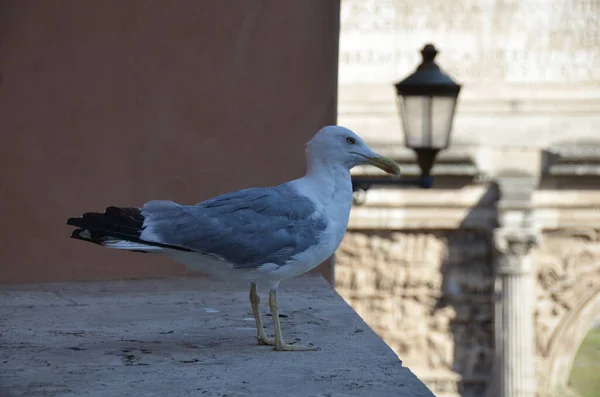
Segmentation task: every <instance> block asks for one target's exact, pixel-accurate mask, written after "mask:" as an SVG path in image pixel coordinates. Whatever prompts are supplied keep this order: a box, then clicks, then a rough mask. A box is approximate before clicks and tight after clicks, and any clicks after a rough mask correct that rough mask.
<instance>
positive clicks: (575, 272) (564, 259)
mask: <svg viewBox="0 0 600 397" xmlns="http://www.w3.org/2000/svg"><path fill="white" fill-rule="evenodd" d="M534 255H535V259H536V260H535V263H536V268H535V279H536V291H535V296H536V301H535V330H536V338H535V344H536V358H537V365H536V369H537V372H538V375H537V378H538V379H539V380H540V383H541V386H542V387H541V388H540V391H541V392H545V393H548V392H550V391H553V390H556V389H563V388H565V386H566V382H567V379H568V376H569V373H570V371H571V366H572V360H573V357H574V355H575V352H576V351H577V348H578V347H579V344H580V343H581V341H582V340H583V338H584V337H585V335H586V334H587V332H588V331H589V329H590V328H591V327H592V325H593V324H594V322H595V321H597V319H598V318H599V317H600V230H598V229H591V228H579V229H573V228H571V229H563V230H559V231H553V232H550V233H546V234H545V235H544V238H543V240H542V243H541V245H540V247H539V248H538V250H537V251H536V252H535V253H534ZM544 386H546V387H544Z"/></svg>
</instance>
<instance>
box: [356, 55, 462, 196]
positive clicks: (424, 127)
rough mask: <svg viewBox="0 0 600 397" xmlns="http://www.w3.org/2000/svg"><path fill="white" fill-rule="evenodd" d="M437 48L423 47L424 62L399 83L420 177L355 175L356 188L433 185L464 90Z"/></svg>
mask: <svg viewBox="0 0 600 397" xmlns="http://www.w3.org/2000/svg"><path fill="white" fill-rule="evenodd" d="M437 53H438V52H437V50H436V49H435V47H434V46H433V44H427V45H426V46H425V47H423V49H422V50H421V55H422V56H423V61H422V62H421V64H420V65H419V66H418V67H417V70H415V72H414V73H413V74H411V75H410V76H408V77H407V78H405V79H404V80H402V81H400V82H398V83H396V84H395V87H396V93H397V99H398V100H397V102H398V108H399V111H400V116H401V119H402V125H403V128H404V137H405V144H406V146H407V147H408V148H410V149H412V150H414V151H415V153H416V156H417V164H418V165H419V168H420V169H421V176H420V177H419V178H418V179H400V180H397V179H391V178H386V179H383V178H369V177H360V176H356V177H352V187H353V190H354V191H363V192H364V191H366V190H368V189H369V188H370V187H371V185H374V184H385V185H410V186H420V187H422V188H430V187H431V186H432V185H433V178H432V177H431V175H430V172H431V168H432V167H433V164H434V162H435V158H436V156H437V154H438V153H439V152H440V151H441V150H443V149H446V148H447V147H448V145H449V144H450V133H451V132H452V121H453V120H454V112H455V110H456V102H457V99H458V94H459V93H460V87H461V86H460V84H457V83H456V82H455V81H454V80H452V79H451V78H450V77H449V76H448V75H447V74H445V73H444V72H442V71H441V69H440V67H439V66H438V65H437V63H436V62H435V56H436V55H437Z"/></svg>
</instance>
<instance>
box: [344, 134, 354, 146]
mask: <svg viewBox="0 0 600 397" xmlns="http://www.w3.org/2000/svg"><path fill="white" fill-rule="evenodd" d="M346 142H348V143H349V144H350V145H354V144H355V143H356V139H354V138H352V137H351V136H349V137H348V138H346Z"/></svg>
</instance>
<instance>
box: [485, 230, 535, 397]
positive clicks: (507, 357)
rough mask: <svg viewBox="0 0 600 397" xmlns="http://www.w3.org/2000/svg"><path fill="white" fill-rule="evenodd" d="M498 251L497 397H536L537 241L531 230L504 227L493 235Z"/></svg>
mask: <svg viewBox="0 0 600 397" xmlns="http://www.w3.org/2000/svg"><path fill="white" fill-rule="evenodd" d="M494 242H495V246H496V249H497V251H498V254H499V255H498V258H497V261H496V277H497V278H496V282H497V290H498V291H497V292H498V293H499V298H500V299H499V301H497V304H496V305H497V307H496V324H495V329H496V357H497V366H496V370H497V372H496V387H495V388H494V389H495V391H496V392H495V393H494V394H495V396H498V397H533V396H535V392H536V383H535V368H534V365H535V361H534V353H535V352H534V323H533V311H534V299H535V296H534V292H533V288H534V284H533V275H532V259H531V249H532V248H533V247H534V246H535V245H536V244H537V242H538V238H537V235H536V233H535V232H534V231H533V230H532V229H528V228H523V229H516V228H510V229H508V228H501V229H497V230H496V232H495V235H494Z"/></svg>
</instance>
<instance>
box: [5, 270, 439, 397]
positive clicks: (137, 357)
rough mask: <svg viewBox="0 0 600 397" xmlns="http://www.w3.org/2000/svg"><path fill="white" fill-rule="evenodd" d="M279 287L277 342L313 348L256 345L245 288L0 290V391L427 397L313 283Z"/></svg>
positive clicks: (97, 396) (192, 283)
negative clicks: (280, 332) (282, 340)
mask: <svg viewBox="0 0 600 397" xmlns="http://www.w3.org/2000/svg"><path fill="white" fill-rule="evenodd" d="M281 289H282V291H281V294H280V304H281V305H280V306H281V310H282V311H283V313H282V314H285V317H284V318H282V319H281V321H282V323H283V324H282V326H283V328H284V331H283V332H284V334H285V335H287V340H288V341H290V342H292V341H294V339H296V340H297V341H299V340H300V339H302V342H303V343H309V342H313V343H315V345H317V346H319V347H321V349H322V350H321V351H317V352H295V353H294V352H275V351H273V348H272V347H270V346H259V345H257V344H256V339H255V335H256V327H255V323H254V318H253V317H252V311H251V309H250V304H249V302H248V288H247V286H245V285H242V286H240V285H232V284H225V283H221V282H215V281H214V280H209V279H207V278H187V279H167V280H164V279H163V280H128V281H113V282H105V283H68V284H60V283H57V284H36V285H13V286H0V297H1V299H0V320H1V321H0V347H1V349H0V396H6V395H8V396H13V397H20V396H23V397H32V396H45V397H50V396H52V397H54V396H56V397H59V396H60V397H80V396H91V397H105V396H114V397H125V396H144V397H146V396H150V397H153V396H157V397H166V396H176V397H177V396H202V397H205V396H206V397H224V396H240V397H243V396H298V397H309V396H310V397H325V396H330V397H351V396H365V395H368V396H377V397H390V396H406V397H433V395H432V394H431V392H430V391H429V390H427V388H426V387H425V386H423V384H422V383H421V382H419V380H418V379H417V378H416V377H415V376H414V375H413V374H412V373H411V372H410V370H409V369H408V368H406V367H405V366H403V365H402V363H401V361H400V360H399V359H398V358H397V357H396V356H395V355H394V354H393V352H392V351H391V350H390V349H389V347H388V346H386V345H385V344H384V343H383V342H382V341H381V339H379V338H378V337H377V336H376V335H375V334H374V333H373V331H371V330H370V329H369V328H368V327H367V326H366V325H365V324H364V322H363V321H362V320H361V319H360V318H358V316H357V315H356V313H355V312H354V311H353V310H352V309H351V308H350V307H348V305H346V304H345V303H344V302H343V301H342V300H341V299H340V298H339V296H338V295H337V294H336V293H335V291H333V289H332V288H331V286H330V285H329V284H327V283H326V282H325V281H324V280H323V279H322V278H316V277H309V276H304V277H299V278H296V279H293V280H289V281H287V282H284V283H282V286H281ZM262 292H263V293H264V291H262ZM266 301H267V299H263V302H262V304H261V305H262V306H263V313H267V311H266V306H267V305H266ZM265 325H266V326H267V331H266V332H267V333H269V334H271V335H272V329H273V328H272V322H271V321H270V319H269V317H266V318H265Z"/></svg>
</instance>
